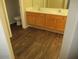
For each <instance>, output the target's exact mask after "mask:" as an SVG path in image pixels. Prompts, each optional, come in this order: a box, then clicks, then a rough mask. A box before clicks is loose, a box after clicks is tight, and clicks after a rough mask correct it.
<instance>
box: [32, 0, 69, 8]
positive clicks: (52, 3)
mask: <svg viewBox="0 0 79 59" xmlns="http://www.w3.org/2000/svg"><path fill="white" fill-rule="evenodd" d="M69 2H70V0H32V6H33V7H35V8H62V9H68V8H69Z"/></svg>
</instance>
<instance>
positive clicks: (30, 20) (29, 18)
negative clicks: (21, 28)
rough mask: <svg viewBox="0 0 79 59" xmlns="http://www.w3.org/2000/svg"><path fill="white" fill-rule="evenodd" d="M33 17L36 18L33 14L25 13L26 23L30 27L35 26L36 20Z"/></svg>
mask: <svg viewBox="0 0 79 59" xmlns="http://www.w3.org/2000/svg"><path fill="white" fill-rule="evenodd" d="M35 16H36V14H35V13H31V12H26V20H27V23H28V24H30V25H34V24H35V20H36V19H35Z"/></svg>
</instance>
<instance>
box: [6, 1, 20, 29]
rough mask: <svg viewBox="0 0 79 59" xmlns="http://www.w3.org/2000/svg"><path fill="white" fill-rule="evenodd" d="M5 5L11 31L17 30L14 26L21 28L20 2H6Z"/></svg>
mask: <svg viewBox="0 0 79 59" xmlns="http://www.w3.org/2000/svg"><path fill="white" fill-rule="evenodd" d="M5 5H6V10H7V14H8V20H9V23H10V27H11V29H12V28H13V29H15V28H14V27H13V26H16V27H18V26H21V17H20V5H19V0H5Z"/></svg>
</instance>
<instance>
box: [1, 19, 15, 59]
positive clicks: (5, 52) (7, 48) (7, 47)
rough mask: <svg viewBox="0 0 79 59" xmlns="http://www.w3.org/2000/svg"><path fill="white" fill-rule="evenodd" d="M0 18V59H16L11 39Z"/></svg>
mask: <svg viewBox="0 0 79 59" xmlns="http://www.w3.org/2000/svg"><path fill="white" fill-rule="evenodd" d="M1 21H2V19H1V18H0V59H14V58H15V57H14V55H13V51H12V47H11V43H10V39H9V38H8V37H6V35H5V32H4V29H3V26H2V22H1Z"/></svg>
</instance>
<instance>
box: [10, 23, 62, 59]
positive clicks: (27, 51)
mask: <svg viewBox="0 0 79 59" xmlns="http://www.w3.org/2000/svg"><path fill="white" fill-rule="evenodd" d="M11 29H12V34H13V38H12V40H11V42H12V47H13V50H14V54H15V57H16V59H57V58H58V56H59V52H60V48H61V44H62V39H63V35H62V34H57V33H53V32H49V31H46V30H40V29H36V28H32V27H28V28H27V29H22V28H21V26H18V27H17V26H15V25H11Z"/></svg>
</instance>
